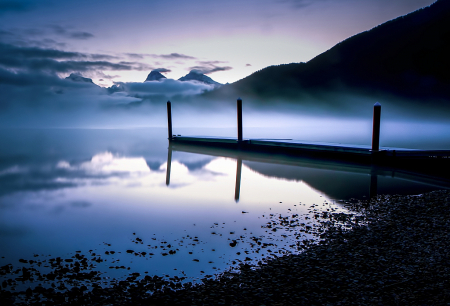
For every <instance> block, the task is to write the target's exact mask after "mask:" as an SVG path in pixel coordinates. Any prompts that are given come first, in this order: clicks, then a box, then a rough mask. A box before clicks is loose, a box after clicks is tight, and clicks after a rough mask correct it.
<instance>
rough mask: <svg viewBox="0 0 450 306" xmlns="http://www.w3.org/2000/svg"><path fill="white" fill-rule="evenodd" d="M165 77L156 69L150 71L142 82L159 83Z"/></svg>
mask: <svg viewBox="0 0 450 306" xmlns="http://www.w3.org/2000/svg"><path fill="white" fill-rule="evenodd" d="M165 78H166V77H165V76H164V75H162V73H161V72H159V70H158V69H155V70H152V71H151V72H150V73H149V74H148V76H147V79H145V81H144V82H149V81H161V80H162V79H165Z"/></svg>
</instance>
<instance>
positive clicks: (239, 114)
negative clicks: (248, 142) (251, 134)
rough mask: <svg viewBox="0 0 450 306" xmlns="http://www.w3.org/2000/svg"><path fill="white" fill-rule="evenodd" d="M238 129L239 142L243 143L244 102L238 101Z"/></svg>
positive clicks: (239, 99)
mask: <svg viewBox="0 0 450 306" xmlns="http://www.w3.org/2000/svg"><path fill="white" fill-rule="evenodd" d="M237 128H238V141H242V100H241V98H238V99H237Z"/></svg>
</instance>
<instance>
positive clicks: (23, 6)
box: [0, 1, 33, 14]
mask: <svg viewBox="0 0 450 306" xmlns="http://www.w3.org/2000/svg"><path fill="white" fill-rule="evenodd" d="M32 6H33V5H32V3H31V2H28V1H1V2H0V14H2V13H3V12H8V11H9V12H25V11H28V10H30V9H31V8H32Z"/></svg>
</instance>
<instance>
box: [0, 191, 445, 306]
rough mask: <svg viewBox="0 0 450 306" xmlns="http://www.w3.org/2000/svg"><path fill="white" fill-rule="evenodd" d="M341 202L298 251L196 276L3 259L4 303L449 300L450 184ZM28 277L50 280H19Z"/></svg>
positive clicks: (77, 261)
mask: <svg viewBox="0 0 450 306" xmlns="http://www.w3.org/2000/svg"><path fill="white" fill-rule="evenodd" d="M345 205H346V207H347V208H349V209H350V212H351V213H347V214H344V213H341V212H340V213H330V212H327V211H320V209H317V210H316V211H315V212H314V213H315V215H316V216H317V217H318V218H320V226H319V227H317V228H314V229H312V231H313V232H314V234H315V235H316V237H317V239H316V240H315V241H308V240H304V241H302V242H301V243H300V242H299V243H298V247H299V248H302V249H303V251H302V252H300V254H290V255H289V254H288V255H285V256H280V257H274V258H271V259H267V260H264V261H261V262H260V263H259V264H257V265H249V264H246V263H245V262H242V263H241V264H240V266H239V269H238V270H235V269H233V270H230V271H227V272H224V273H221V274H218V275H215V276H210V277H205V278H204V279H203V280H202V282H201V283H198V284H193V283H190V282H183V280H181V279H177V278H171V279H166V278H163V277H158V276H150V275H146V276H142V275H140V274H139V273H132V271H130V275H129V277H128V278H127V279H126V280H121V281H118V282H116V283H114V284H113V285H109V286H105V285H103V284H102V283H101V282H100V280H101V278H100V277H99V275H98V272H97V271H95V269H90V270H89V269H84V268H86V267H87V265H88V261H87V259H86V257H85V255H83V254H77V255H75V256H74V258H73V259H72V261H71V262H70V267H68V265H67V262H64V260H61V259H55V260H54V261H52V263H51V267H52V271H51V272H50V273H47V274H45V275H38V274H36V270H35V269H33V268H26V267H22V268H17V267H16V266H15V265H14V264H13V263H12V264H9V265H6V266H2V267H0V276H1V279H2V284H1V285H2V287H1V290H0V300H1V305H450V192H449V191H434V192H430V193H426V194H420V195H409V196H394V195H382V196H378V197H377V198H374V199H371V200H365V201H356V200H354V201H349V202H347V203H346V204H345ZM291 221H293V220H291ZM290 224H292V222H286V220H284V219H279V220H278V221H277V224H276V225H277V226H290ZM30 261H31V263H33V260H24V262H26V264H28V263H29V262H30ZM66 261H67V260H66ZM30 277H35V278H38V279H39V277H41V278H42V279H43V280H46V281H49V280H51V281H54V282H53V285H52V286H39V285H38V286H36V287H34V288H28V289H26V290H25V289H24V290H21V289H18V287H19V286H18V287H17V288H16V286H15V284H17V283H20V282H21V281H25V280H27V278H30ZM67 279H69V281H70V280H72V281H73V284H75V285H72V286H67V287H66V286H64V282H67ZM58 281H59V282H58Z"/></svg>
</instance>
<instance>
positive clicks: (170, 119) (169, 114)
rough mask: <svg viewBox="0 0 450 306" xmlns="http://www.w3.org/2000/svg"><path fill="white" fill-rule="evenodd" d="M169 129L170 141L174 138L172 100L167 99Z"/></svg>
mask: <svg viewBox="0 0 450 306" xmlns="http://www.w3.org/2000/svg"><path fill="white" fill-rule="evenodd" d="M167 129H168V135H169V141H171V140H172V105H171V103H170V101H167Z"/></svg>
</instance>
